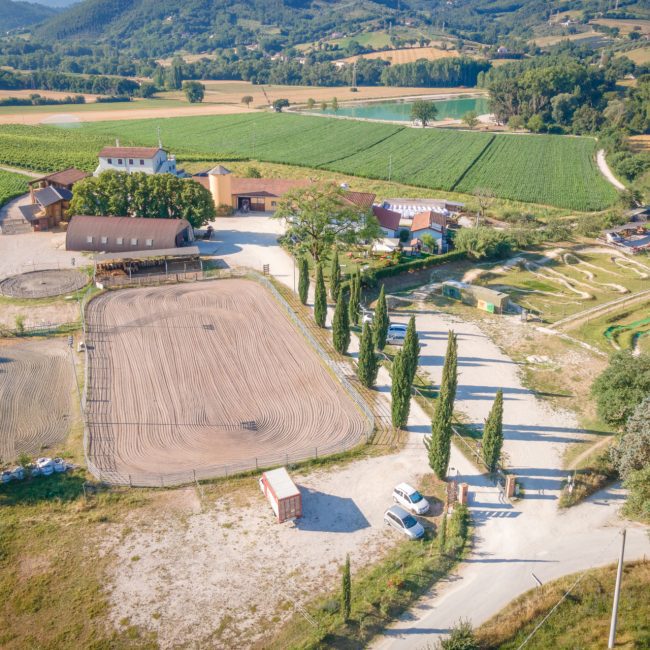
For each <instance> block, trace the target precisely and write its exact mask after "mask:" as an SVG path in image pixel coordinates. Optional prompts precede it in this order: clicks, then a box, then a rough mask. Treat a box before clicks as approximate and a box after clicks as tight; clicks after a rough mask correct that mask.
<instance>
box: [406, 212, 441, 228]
mask: <svg viewBox="0 0 650 650" xmlns="http://www.w3.org/2000/svg"><path fill="white" fill-rule="evenodd" d="M433 226H439V228H440V230H442V229H444V228H446V227H447V217H446V216H445V215H444V214H440V213H439V212H433V211H432V210H427V211H426V212H418V213H417V214H416V215H414V216H413V224H412V225H411V232H417V231H418V230H424V229H425V228H431V227H433ZM434 230H437V228H434Z"/></svg>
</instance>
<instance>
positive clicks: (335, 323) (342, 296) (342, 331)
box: [332, 287, 350, 354]
mask: <svg viewBox="0 0 650 650" xmlns="http://www.w3.org/2000/svg"><path fill="white" fill-rule="evenodd" d="M346 295H347V294H346V292H345V290H344V289H343V287H341V288H339V295H338V300H337V301H336V308H335V309H334V317H333V318H332V341H333V343H334V349H335V350H336V351H337V352H338V353H339V354H345V353H346V352H347V351H348V346H349V345H350V321H349V320H348V301H347V299H346Z"/></svg>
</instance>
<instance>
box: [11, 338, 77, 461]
mask: <svg viewBox="0 0 650 650" xmlns="http://www.w3.org/2000/svg"><path fill="white" fill-rule="evenodd" d="M72 368H73V366H72V364H71V360H70V352H69V349H68V347H67V343H66V341H65V339H61V338H59V339H48V340H45V341H20V342H17V343H16V342H13V341H8V340H3V341H2V342H1V343H0V460H1V461H2V462H4V463H10V462H13V461H15V460H16V459H17V458H18V456H19V455H20V454H22V453H25V454H29V455H30V456H36V455H41V451H42V450H44V449H51V448H53V447H54V448H55V447H56V446H57V445H59V444H61V443H62V442H63V441H64V440H65V438H66V436H67V434H68V430H69V427H70V409H71V402H72V391H73V390H74V375H73V370H72ZM45 455H49V454H45Z"/></svg>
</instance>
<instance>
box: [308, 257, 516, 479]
mask: <svg viewBox="0 0 650 650" xmlns="http://www.w3.org/2000/svg"><path fill="white" fill-rule="evenodd" d="M299 273H300V278H299V283H298V292H299V296H300V300H301V302H302V303H303V304H306V303H307V296H308V293H309V265H308V262H307V259H306V258H305V257H301V258H300V260H299ZM330 296H331V298H332V299H333V300H335V301H336V307H335V311H334V317H333V320H332V337H333V344H334V348H335V349H336V351H337V352H339V354H346V352H347V350H348V347H349V345H350V327H351V326H354V325H358V323H359V316H360V310H359V305H360V301H361V275H360V273H359V271H358V270H357V272H356V273H355V274H354V275H353V276H352V277H351V279H350V281H349V283H348V291H346V290H345V289H344V287H343V286H342V278H341V268H340V265H339V259H338V255H337V254H336V252H334V254H333V255H332V262H331V267H330ZM326 319H327V291H326V288H325V279H324V277H323V269H322V266H321V265H320V264H319V265H318V266H317V267H316V286H315V293H314V320H315V321H316V324H317V325H318V326H319V327H325V322H326ZM389 324H390V319H389V317H388V308H387V304H386V295H385V291H384V287H383V285H382V287H381V290H380V292H379V298H378V299H377V305H376V307H375V314H374V318H373V322H372V326H370V325H369V324H368V323H364V326H363V329H362V333H361V342H360V347H359V359H358V365H357V376H358V378H359V381H360V382H361V383H362V384H363V385H364V386H366V387H368V388H372V387H373V386H374V385H375V382H376V380H377V373H378V372H379V359H378V357H377V355H376V353H375V350H376V349H378V350H383V349H384V347H385V346H386V338H387V335H388V326H389ZM419 353H420V346H419V340H418V336H417V332H416V329H415V317H411V319H410V321H409V325H408V328H407V333H406V338H405V340H404V345H403V346H402V349H401V350H400V351H399V352H398V353H397V354H396V355H395V358H394V360H393V372H392V385H391V402H392V403H391V416H392V422H393V426H394V427H398V428H401V427H404V426H405V425H406V423H407V421H408V416H409V411H410V404H411V390H412V386H413V380H414V378H415V373H416V370H417V365H418V359H419ZM457 385H458V342H457V337H456V334H455V333H454V332H453V331H450V332H449V336H448V340H447V351H446V354H445V362H444V366H443V370H442V381H441V383H440V391H439V394H438V401H437V403H436V408H435V411H434V416H433V419H432V422H431V435H430V436H427V437H425V439H424V444H425V446H426V448H427V453H428V457H429V465H430V467H431V469H432V470H433V471H434V472H435V473H436V475H437V476H438V477H439V478H441V479H445V477H446V475H447V470H448V468H449V456H450V453H451V439H452V433H453V431H452V419H453V411H454V401H455V398H456V389H457ZM502 446H503V391H502V390H498V391H497V394H496V398H495V401H494V404H493V406H492V409H491V411H490V414H489V416H488V418H487V420H486V422H485V427H484V430H483V446H482V453H483V460H484V462H485V464H486V466H487V468H488V470H489V471H490V472H494V471H495V470H496V469H497V467H498V465H499V460H500V458H501V449H502Z"/></svg>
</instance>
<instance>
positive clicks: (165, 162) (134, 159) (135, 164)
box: [94, 146, 184, 176]
mask: <svg viewBox="0 0 650 650" xmlns="http://www.w3.org/2000/svg"><path fill="white" fill-rule="evenodd" d="M109 169H111V170H113V171H118V172H127V173H128V174H133V173H135V172H144V173H145V174H173V175H174V176H183V175H184V172H183V171H182V170H179V169H177V168H176V158H175V157H174V156H170V155H168V154H167V152H166V151H165V150H164V149H162V148H161V147H120V146H116V147H104V148H103V149H102V150H101V151H100V152H99V165H97V169H95V173H94V175H95V176H99V174H101V173H102V172H104V171H107V170H109Z"/></svg>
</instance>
